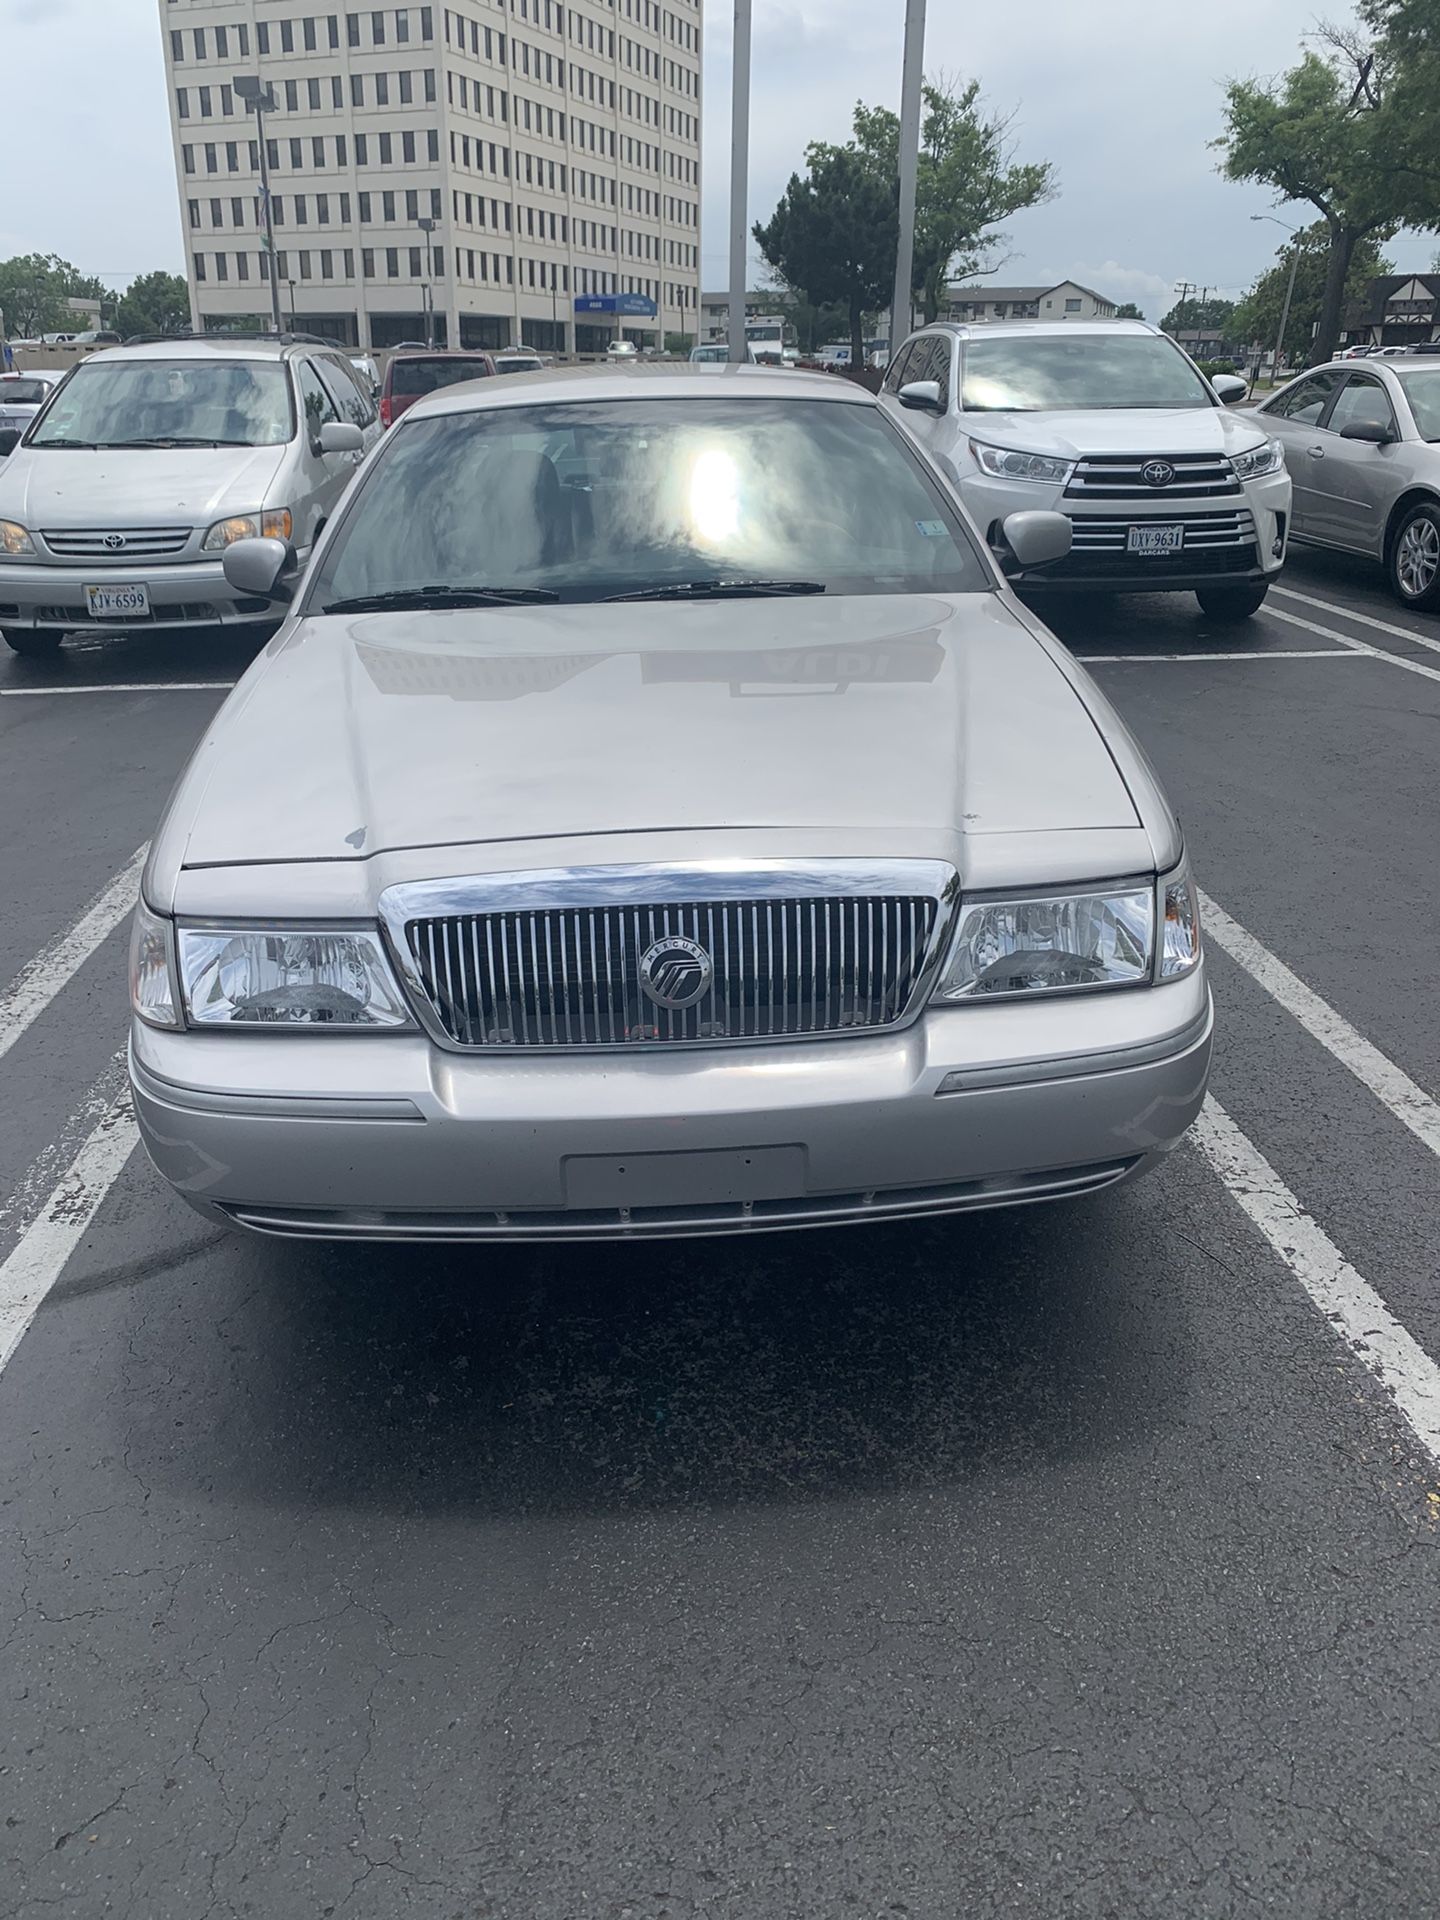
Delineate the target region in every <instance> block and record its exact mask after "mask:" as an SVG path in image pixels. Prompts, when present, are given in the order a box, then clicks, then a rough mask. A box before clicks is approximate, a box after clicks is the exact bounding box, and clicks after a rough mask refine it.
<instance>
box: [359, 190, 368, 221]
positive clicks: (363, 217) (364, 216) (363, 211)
mask: <svg viewBox="0 0 1440 1920" xmlns="http://www.w3.org/2000/svg"><path fill="white" fill-rule="evenodd" d="M359 204H360V224H361V226H362V227H368V226H369V225H370V196H369V194H368V193H362V194H361V195H360V196H359Z"/></svg>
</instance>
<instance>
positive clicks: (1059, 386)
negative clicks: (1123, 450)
mask: <svg viewBox="0 0 1440 1920" xmlns="http://www.w3.org/2000/svg"><path fill="white" fill-rule="evenodd" d="M960 405H961V407H962V408H963V409H964V411H965V412H966V413H1043V412H1046V411H1050V410H1053V409H1057V408H1064V407H1081V408H1086V409H1089V408H1094V407H1107V408H1109V407H1209V406H1213V405H1214V402H1213V401H1212V400H1211V398H1210V394H1209V392H1208V391H1207V389H1206V387H1205V385H1204V382H1203V381H1202V380H1201V378H1200V376H1199V374H1198V373H1196V371H1195V369H1194V368H1193V367H1192V366H1191V365H1190V363H1189V361H1188V360H1187V359H1186V358H1185V356H1184V355H1183V354H1182V353H1181V352H1180V350H1179V348H1178V347H1175V346H1172V344H1171V343H1170V341H1168V340H1161V339H1159V338H1158V337H1157V336H1156V335H1154V334H1136V333H1117V334H1113V335H1107V334H1100V333H1076V334H1075V335H1074V336H1073V337H1071V338H1068V339H1066V338H1062V337H1057V336H1056V335H1054V334H1046V335H1042V336H1040V337H1038V338H1030V339H1026V338H1023V337H1021V336H1019V335H1016V334H1008V335H1005V336H1003V337H1002V338H1000V339H997V340H974V339H972V340H969V341H967V342H966V345H965V359H964V365H963V368H962V371H961V376H960Z"/></svg>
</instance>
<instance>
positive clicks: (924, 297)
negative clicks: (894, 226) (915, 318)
mask: <svg viewBox="0 0 1440 1920" xmlns="http://www.w3.org/2000/svg"><path fill="white" fill-rule="evenodd" d="M924 102H925V106H924V116H923V118H922V120H921V124H920V154H919V163H918V166H917V170H916V176H915V254H914V267H913V272H912V291H913V292H914V293H915V294H917V295H918V296H919V298H920V301H921V304H922V307H923V309H924V314H925V319H926V321H927V322H928V321H931V320H934V319H935V318H936V317H937V316H938V314H939V312H940V308H941V306H942V304H943V302H944V300H945V295H946V289H947V286H948V283H949V281H950V280H951V278H952V277H958V278H961V279H969V278H970V277H971V275H973V274H976V273H991V272H993V271H994V269H995V264H996V263H995V262H994V261H985V260H982V258H981V257H980V256H981V249H982V248H984V247H986V246H993V245H994V244H995V243H996V242H997V241H999V240H1000V239H1001V235H999V234H998V233H996V232H994V231H993V229H994V228H996V227H998V225H999V224H1000V222H1001V221H1002V220H1008V219H1009V218H1010V216H1011V215H1012V214H1016V213H1022V212H1023V211H1024V210H1025V209H1026V208H1027V207H1035V206H1039V205H1040V204H1041V203H1042V202H1043V201H1046V200H1053V199H1054V197H1055V194H1056V192H1057V186H1056V180H1055V170H1054V168H1053V167H1052V166H1051V165H1050V163H1049V161H1047V160H1038V161H1025V162H1019V163H1017V162H1016V160H1015V149H1016V142H1015V140H1014V139H1013V137H1012V133H1011V128H1012V125H1013V119H1014V116H1013V115H1009V114H1004V115H998V116H994V117H987V116H986V115H985V113H984V112H983V110H982V104H981V96H980V83H979V81H978V80H972V81H970V82H969V83H968V84H967V85H966V86H964V87H963V88H961V89H959V90H958V91H957V90H956V85H955V83H954V82H953V81H951V80H950V79H948V78H947V77H946V76H945V75H943V74H942V75H941V76H940V77H939V78H938V80H936V81H935V82H933V83H928V82H927V84H926V87H925V93H924ZM854 125H855V138H854V142H853V144H854V146H855V148H856V149H857V150H858V151H859V152H860V153H861V154H862V155H864V157H865V159H866V160H867V161H868V162H869V164H870V165H871V166H872V167H873V168H874V170H875V172H876V174H877V176H878V177H879V178H881V179H883V180H886V181H890V180H897V181H898V179H899V170H900V121H899V118H898V116H897V115H895V114H893V113H892V112H891V111H890V109H889V108H888V107H867V106H865V105H864V104H863V103H860V104H857V106H856V108H855V122H854ZM891 278H892V283H893V278H894V274H893V269H892V274H891Z"/></svg>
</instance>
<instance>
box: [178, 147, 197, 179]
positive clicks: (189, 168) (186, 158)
mask: <svg viewBox="0 0 1440 1920" xmlns="http://www.w3.org/2000/svg"><path fill="white" fill-rule="evenodd" d="M180 164H181V166H182V167H183V168H184V169H185V171H186V173H194V171H195V149H194V147H181V149H180Z"/></svg>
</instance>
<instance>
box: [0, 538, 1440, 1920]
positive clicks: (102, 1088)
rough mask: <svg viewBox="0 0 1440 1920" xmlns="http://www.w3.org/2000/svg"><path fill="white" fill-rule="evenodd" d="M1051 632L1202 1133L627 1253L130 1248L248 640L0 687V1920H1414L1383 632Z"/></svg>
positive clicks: (1313, 619) (1392, 713)
mask: <svg viewBox="0 0 1440 1920" xmlns="http://www.w3.org/2000/svg"><path fill="white" fill-rule="evenodd" d="M1047 617H1048V618H1049V619H1050V620H1051V622H1052V624H1053V625H1054V627H1055V629H1056V631H1057V632H1058V633H1059V634H1060V635H1061V637H1062V638H1063V639H1064V640H1065V641H1066V643H1067V644H1068V645H1069V646H1070V647H1071V648H1072V649H1073V650H1074V652H1075V653H1076V654H1077V655H1079V656H1081V657H1082V658H1085V659H1087V660H1089V661H1091V662H1092V663H1093V666H1092V670H1093V672H1094V673H1095V676H1096V678H1097V680H1098V681H1099V683H1100V684H1101V686H1102V688H1103V689H1104V691H1105V692H1106V694H1107V695H1108V696H1109V697H1110V699H1111V700H1112V701H1113V702H1114V703H1115V705H1116V706H1117V707H1118V709H1119V710H1120V711H1121V712H1122V713H1123V714H1124V716H1125V717H1126V719H1127V720H1128V721H1129V722H1130V724H1131V725H1132V726H1133V727H1134V728H1135V730H1136V732H1137V734H1138V735H1139V737H1140V738H1141V740H1142V742H1143V743H1144V745H1145V746H1146V748H1147V750H1148V751H1149V752H1150V754H1151V756H1152V758H1153V759H1154V761H1155V763H1156V765H1157V767H1158V768H1159V770H1160V772H1161V776H1162V778H1163V780H1164V782H1165V784H1166V787H1167V789H1168V791H1169V793H1170V795H1171V797H1172V799H1173V800H1174V801H1175V803H1176V805H1177V807H1178V809H1179V811H1180V812H1181V814H1182V817H1183V819H1184V822H1185V827H1186V831H1187V837H1188V841H1189V845H1190V848H1191V853H1192V857H1193V860H1194V863H1195V867H1196V871H1197V873H1198V876H1199V879H1200V883H1201V886H1202V888H1203V889H1204V892H1205V894H1206V897H1207V900H1208V901H1209V902H1210V903H1211V908H1212V915H1211V930H1212V932H1211V943H1210V952H1211V964H1212V970H1213V982H1214V988H1215V994H1216V1001H1217V1013H1218V1030H1217V1055H1216V1066H1215V1075H1214V1083H1213V1093H1214V1096H1215V1101H1216V1103H1217V1104H1216V1105H1215V1107H1214V1108H1212V1109H1211V1110H1210V1111H1209V1112H1207V1115H1206V1116H1205V1119H1204V1120H1203V1121H1202V1124H1201V1127H1200V1128H1199V1129H1197V1133H1196V1136H1195V1137H1194V1139H1193V1141H1192V1143H1189V1144H1187V1145H1186V1146H1184V1147H1183V1148H1182V1149H1181V1150H1180V1151H1179V1152H1177V1153H1176V1154H1175V1155H1174V1156H1173V1157H1172V1159H1171V1160H1170V1161H1169V1162H1168V1163H1167V1164H1166V1165H1165V1166H1164V1167H1163V1168H1162V1169H1161V1170H1160V1171H1158V1172H1157V1173H1155V1174H1154V1175H1152V1176H1151V1177H1150V1178H1148V1179H1147V1180H1145V1181H1142V1182H1140V1183H1139V1184H1137V1185H1135V1186H1134V1187H1128V1188H1122V1189H1120V1190H1119V1191H1118V1192H1115V1193H1113V1194H1110V1195H1108V1196H1105V1197H1102V1198H1100V1199H1098V1200H1092V1201H1089V1202H1086V1203H1083V1204H1074V1205H1065V1206H1051V1207H1045V1208H1036V1209H1034V1210H1026V1211H1018V1210H1017V1211H1014V1212H1008V1213H1001V1214H992V1215H975V1216H970V1217H963V1216H962V1217H960V1218H957V1219H954V1220H951V1221H948V1222H934V1223H925V1224H912V1225H908V1226H903V1227H901V1226H886V1227H867V1228H859V1229H851V1230H843V1231H832V1232H828V1233H817V1234H809V1235H793V1236H792V1235H782V1236H775V1237H765V1238H756V1239H753V1240H746V1241H743V1242H741V1241H725V1240H720V1241H710V1242H687V1243H683V1244H679V1245H675V1246H663V1245H656V1244H645V1245H640V1246H633V1247H631V1246H615V1245H604V1246H599V1247H593V1248H590V1249H577V1248H514V1249H495V1248H485V1249H473V1250H472V1249H465V1248H450V1249H399V1248H376V1249H364V1248H353V1247H339V1248H326V1247H324V1246H319V1245H315V1246H307V1245H288V1244H271V1243H269V1242H265V1241H257V1240H249V1239H241V1238H238V1237H234V1236H231V1235H227V1234H224V1233H221V1232H217V1231H215V1230H213V1229H211V1228H210V1227H209V1226H208V1225H207V1224H206V1223H204V1222H202V1221H201V1220H199V1219H198V1218H197V1217H195V1216H193V1215H191V1214H190V1213H188V1212H187V1210H186V1209H185V1208H184V1207H183V1206H182V1205H181V1204H180V1203H179V1202H178V1201H176V1200H175V1199H174V1198H173V1197H172V1196H171V1195H170V1194H169V1193H168V1192H167V1191H166V1190H165V1189H164V1188H162V1186H161V1185H160V1183H159V1182H158V1181H157V1179H156V1178H155V1177H154V1175H153V1174H152V1173H151V1171H150V1169H149V1168H148V1166H147V1165H146V1163H145V1161H144V1158H143V1155H142V1154H140V1153H139V1152H135V1153H131V1152H129V1143H130V1138H131V1136H130V1135H129V1134H128V1133H127V1132H126V1131H125V1130H124V1129H125V1124H126V1122H125V1116H124V1111H123V1102H122V1104H121V1105H119V1106H116V1105H114V1104H113V1103H114V1102H115V1101H116V1099H117V1096H119V1094H120V1086H121V1077H122V1076H121V1068H120V1064H119V1061H118V1059H117V1050H118V1049H119V1048H120V1047H121V1045H122V1044H123V1033H124V985H123V960H124V954H123V948H124V937H125V936H124V911H123V909H124V904H125V898H126V894H125V886H124V884H123V881H124V876H125V873H126V870H127V866H130V865H132V863H133V859H134V855H135V854H136V851H137V849H139V848H140V847H141V845H142V844H143V842H144V841H145V839H146V837H147V836H148V835H149V833H150V832H151V831H152V829H153V827H154V824H155V820H156V817H157V814H158V811H159V807H160V805H161V803H162V801H163V798H164V795H165V792H166V790H167V789H168V786H169V783H170V781H171V779H172V778H173V776H174V774H175V772H176V771H177V770H178V768H179V767H180V766H181V765H182V764H183V761H184V759H185V756H186V754H187V753H188V752H189V750H190V748H191V746H192V745H193V744H194V742H195V740H196V738H197V737H198V735H199V733H200V731H201V730H202V729H203V727H204V725H205V723H206V722H207V720H208V719H209V717H210V716H211V714H212V713H213V712H214V711H215V710H216V709H217V707H218V705H219V702H220V700H221V699H222V698H223V691H224V686H225V684H226V683H228V682H229V681H230V680H232V679H233V678H234V677H235V676H236V675H237V674H238V673H239V672H240V671H241V670H243V667H244V665H245V664H246V662H247V660H248V658H249V657H250V654H251V653H252V652H253V647H247V645H246V644H245V643H243V642H239V641H233V640H229V641H226V642H224V643H223V644H219V645H217V644H215V643H212V642H209V641H202V640H199V639H198V638H197V639H196V640H193V641H191V642H189V643H187V642H185V641H178V640H172V641H166V642H163V643H162V642H160V641H159V640H149V641H142V640H138V639H135V638H117V639H113V640H112V639H100V638H96V639H92V640H88V641H86V642H85V643H84V644H83V645H81V644H79V643H71V644H68V645H67V647H66V649H65V650H64V653H63V654H62V656H61V658H60V660H59V661H57V662H54V663H46V664H45V665H43V666H42V665H40V664H37V663H33V662H21V661H13V662H3V663H0V795H3V798H4V803H5V809H6V814H7V817H8V821H9V826H10V831H9V832H8V833H7V834H6V835H5V836H4V845H3V848H0V878H3V883H4V888H5V897H6V898H7V899H8V901H9V902H10V911H9V913H8V914H7V915H6V916H5V917H4V919H3V921H0V1094H3V1098H0V1300H3V1297H4V1280H3V1276H4V1274H5V1273H6V1270H7V1269H8V1270H9V1274H10V1277H11V1280H12V1281H13V1280H14V1279H15V1276H16V1275H17V1274H18V1275H19V1276H20V1278H21V1280H25V1278H26V1276H27V1275H29V1276H30V1277H31V1279H33V1278H34V1277H35V1276H36V1275H39V1276H41V1279H42V1280H43V1286H42V1288H41V1291H42V1292H43V1300H42V1301H41V1303H40V1305H39V1308H38V1311H36V1312H35V1314H34V1318H33V1321H32V1322H31V1323H30V1325H29V1327H28V1331H25V1332H24V1336H23V1338H22V1339H20V1341H19V1343H18V1345H16V1346H15V1347H14V1350H13V1353H12V1354H11V1357H10V1358H9V1361H8V1364H7V1365H6V1366H5V1367H4V1371H3V1373H0V1649H3V1651H0V1687H3V1696H0V1698H3V1704H0V1819H3V1827H0V1915H4V1916H6V1920H9V1917H10V1916H14V1920H39V1916H40V1915H42V1914H50V1913H53V1912H56V1911H59V1912H62V1913H64V1914H65V1915H66V1916H67V1920H71V1917H73V1920H99V1916H102V1915H103V1916H135V1920H140V1916H144V1920H181V1916H184V1917H185V1920H194V1917H195V1916H202V1915H215V1916H261V1915H263V1916H279V1917H281V1920H290V1916H292V1915H293V1916H307V1917H308V1916H310V1915H316V1916H330V1915H335V1916H339V1915H344V1916H357V1917H362V1920H370V1917H371V1916H373V1917H374V1920H384V1917H388V1916H397V1915H405V1916H410V1915H414V1916H422V1915H423V1916H426V1917H427V1920H452V1917H453V1920H461V1916H464V1920H521V1916H524V1920H578V1917H579V1916H582V1915H586V1914H594V1915H596V1916H604V1920H684V1917H687V1916H692V1915H694V1916H705V1920H739V1916H741V1915H744V1916H746V1920H822V1917H823V1920H831V1917H832V1916H835V1915H842V1914H854V1915H856V1916H857V1920H870V1917H871V1916H875V1917H876V1920H880V1917H881V1916H885V1917H886V1920H888V1916H892V1915H908V1916H912V1917H913V1920H942V1917H943V1920H949V1917H950V1916H959V1915H965V1916H971V1915H974V1916H991V1915H995V1916H1007V1917H1008V1916H1012V1915H1013V1916H1017V1920H1018V1917H1019V1916H1026V1917H1027V1920H1031V1917H1033V1916H1043V1917H1044V1920H1050V1916H1066V1920H1069V1916H1076V1917H1077V1920H1089V1916H1095V1917H1096V1920H1111V1917H1113V1920H1122V1917H1123V1920H1134V1917H1137V1916H1139V1917H1142V1920H1150V1917H1151V1916H1154V1917H1155V1920H1159V1917H1160V1916H1165V1920H1172V1917H1173V1916H1175V1915H1185V1916H1187V1920H1189V1917H1190V1916H1197V1915H1198V1916H1231V1915H1235V1916H1240V1915H1247V1914H1251V1913H1257V1912H1263V1913H1266V1914H1269V1915H1279V1916H1286V1917H1287V1920H1288V1917H1289V1916H1294V1920H1301V1916H1304V1920H1315V1917H1316V1916H1319V1917H1320V1920H1332V1917H1336V1920H1338V1917H1340V1916H1344V1917H1346V1920H1348V1917H1350V1916H1354V1920H1377V1917H1383V1920H1389V1917H1390V1916H1412V1915H1413V1916H1417V1920H1418V1917H1420V1916H1428V1915H1430V1914H1432V1913H1433V1912H1434V1911H1435V1908H1436V1894H1435V1887H1436V1884H1437V1866H1440V1842H1437V1840H1436V1837H1435V1836H1436V1832H1437V1830H1440V1821H1437V1813H1440V1748H1437V1741H1436V1726H1437V1707H1440V1697H1437V1696H1440V1679H1437V1661H1436V1653H1437V1638H1440V1632H1437V1623H1440V1607H1437V1572H1440V1561H1437V1551H1440V1397H1437V1396H1436V1393H1435V1387H1436V1382H1437V1380H1440V1374H1437V1372H1436V1364H1437V1362H1440V1273H1437V1265H1440V1256H1437V1255H1436V1253H1435V1249H1436V1247H1437V1246H1440V1184H1437V1180H1436V1154H1437V1152H1440V1105H1437V1102H1440V1012H1437V1007H1436V996H1435V994H1434V992H1433V981H1434V960H1433V953H1434V926H1435V920H1436V915H1437V911H1440V908H1437V893H1436V882H1435V880H1434V858H1433V846H1434V840H1435V807H1434V800H1433V793H1434V789H1435V784H1436V774H1437V769H1440V623H1437V622H1435V621H1434V620H1427V619H1426V618H1425V617H1424V616H1421V615H1414V614H1409V613H1405V612H1402V611H1401V610H1400V609H1398V608H1397V607H1396V606H1395V604H1394V603H1393V602H1392V601H1391V600H1389V599H1388V598H1387V597H1386V595H1385V594H1384V592H1383V590H1382V584H1381V582H1380V580H1379V578H1378V576H1377V575H1375V574H1373V573H1371V572H1370V571H1369V570H1368V569H1366V568H1364V567H1362V566H1360V565H1359V564H1358V563H1349V562H1341V561H1338V560H1332V559H1328V558H1321V557H1302V558H1299V559H1297V560H1295V561H1294V562H1293V563H1292V565H1291V566H1290V567H1289V568H1288V569H1287V571H1286V574H1285V576H1284V579H1283V584H1282V587H1281V588H1280V589H1279V590H1277V591H1276V592H1275V593H1273V594H1272V596H1271V599H1270V601H1269V602H1268V603H1267V607H1266V610H1265V611H1264V613H1263V614H1262V615H1261V616H1260V617H1259V618H1258V619H1257V620H1256V621H1254V622H1251V623H1249V625H1248V626H1247V627H1245V628H1242V629H1236V628H1220V627H1211V626H1210V625H1209V624H1208V623H1207V622H1205V621H1204V620H1203V619H1202V618H1201V616H1200V615H1199V614H1198V613H1197V612H1196V611H1195V606H1194V602H1193V600H1191V599H1189V598H1188V597H1184V596H1177V597H1175V599H1173V600H1170V599H1165V598H1154V599H1148V598H1147V599H1143V600H1129V601H1127V600H1118V599H1117V600H1106V601H1095V602H1088V603H1087V602H1079V601H1073V602H1068V603H1057V604H1056V605H1054V606H1052V607H1050V608H1049V609H1048V610H1047ZM196 683H201V684H196ZM255 777H256V779H257V781H262V780H263V781H275V780H282V781H283V779H284V769H283V768H277V767H257V768H256V770H255ZM132 885H133V876H132ZM37 960H38V962H39V964H38V965H37ZM67 969H68V971H67ZM60 976H63V978H64V985H63V986H62V987H60V989H59V990H58V991H56V992H53V993H51V992H50V989H49V987H48V986H47V985H46V984H45V983H46V982H47V981H50V982H53V980H54V979H56V978H58V977H60ZM6 983H8V984H6ZM1307 996H1308V997H1307ZM77 1156H78V1157H77ZM77 1168H78V1169H79V1170H78V1172H77V1171H76V1169H77ZM45 1287H48V1291H45V1290H44V1288H45ZM12 1291H13V1289H12ZM16 1330H18V1329H16ZM3 1335H4V1321H3V1317H0V1351H3V1350H4V1346H3Z"/></svg>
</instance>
